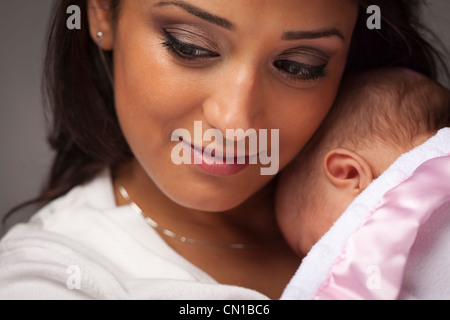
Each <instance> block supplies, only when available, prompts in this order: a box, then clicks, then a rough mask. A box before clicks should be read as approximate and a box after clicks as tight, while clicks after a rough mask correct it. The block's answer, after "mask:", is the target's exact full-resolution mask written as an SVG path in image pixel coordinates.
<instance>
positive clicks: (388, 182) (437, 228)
mask: <svg viewBox="0 0 450 320" xmlns="http://www.w3.org/2000/svg"><path fill="white" fill-rule="evenodd" d="M449 154H450V128H445V129H442V130H440V131H439V132H438V133H437V134H436V135H435V136H434V137H432V138H431V139H429V140H428V141H427V142H425V143H424V144H422V145H420V146H418V147H417V148H415V149H413V150H411V151H410V152H408V153H406V154H404V155H402V156H401V157H400V158H399V159H397V161H395V162H394V164H392V166H391V167H390V168H389V169H388V170H386V171H385V172H384V173H383V174H382V175H381V176H380V177H379V178H378V179H376V180H375V181H373V182H372V184H370V185H369V187H368V188H367V189H366V190H365V191H364V192H362V193H361V194H360V195H359V196H358V197H357V198H356V199H355V200H354V201H353V203H352V204H351V205H350V206H349V207H348V208H347V210H346V211H345V212H344V213H343V214H342V216H341V217H340V218H339V219H338V220H337V221H336V223H335V224H334V225H333V227H332V228H331V229H330V230H329V231H328V232H327V233H326V234H325V235H324V236H323V237H322V238H321V239H320V240H319V241H318V242H317V243H316V244H315V245H314V246H313V248H312V249H311V251H310V252H309V253H308V255H307V256H306V257H305V258H304V259H303V261H302V264H301V265H300V267H299V269H298V270H297V272H296V274H295V275H294V277H293V278H292V279H291V281H290V282H289V284H288V286H287V287H286V289H285V291H284V293H283V295H282V299H288V300H291V299H304V300H309V299H312V298H314V296H315V294H316V293H317V291H318V290H319V288H320V287H321V286H322V285H323V284H324V283H325V281H326V280H327V278H328V275H329V272H330V269H331V267H332V266H333V264H334V263H335V261H336V260H337V259H338V258H339V256H340V254H341V253H342V252H343V249H344V247H345V245H346V243H347V241H348V239H349V238H350V236H351V235H352V234H354V233H355V232H356V231H357V230H358V228H359V227H360V226H361V225H362V224H363V223H364V221H365V220H366V219H367V218H368V215H369V214H370V212H371V210H372V209H373V208H374V207H375V206H376V205H377V204H378V203H379V202H380V200H381V199H382V197H383V195H384V194H385V193H386V192H387V191H389V190H390V189H392V188H393V187H395V186H397V185H398V184H399V183H401V182H402V181H404V180H405V179H406V178H408V177H409V176H410V175H411V174H412V173H413V172H414V171H415V170H416V169H417V168H418V167H419V166H420V165H421V164H422V163H424V162H426V161H428V160H430V159H433V158H437V157H441V156H446V155H449ZM449 183H450V182H449ZM430 188H433V186H432V185H430ZM441 209H442V210H439V212H444V213H447V214H435V215H433V216H432V217H431V218H430V219H429V220H428V221H427V223H426V224H424V225H423V226H422V227H421V228H420V229H419V234H418V237H417V238H416V242H415V243H414V245H413V248H412V249H411V253H410V256H409V258H408V262H407V265H406V269H405V276H404V281H403V285H402V290H401V294H400V298H401V299H442V298H444V299H449V298H450V272H449V271H450V256H449V254H448V253H449V252H450V215H449V214H448V213H449V212H450V210H449V208H441ZM380 236H382V235H380Z"/></svg>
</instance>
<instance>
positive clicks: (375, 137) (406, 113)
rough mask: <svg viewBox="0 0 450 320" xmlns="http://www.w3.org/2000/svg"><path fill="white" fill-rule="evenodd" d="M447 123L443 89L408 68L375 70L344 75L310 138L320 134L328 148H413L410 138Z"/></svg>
mask: <svg viewBox="0 0 450 320" xmlns="http://www.w3.org/2000/svg"><path fill="white" fill-rule="evenodd" d="M447 126H450V92H449V91H448V90H447V89H446V88H444V87H443V86H441V85H440V84H438V83H437V82H435V81H433V80H431V79H429V78H428V77H426V76H423V75H421V74H419V73H416V72H414V71H410V70H407V69H401V68H390V69H379V70H372V71H367V72H363V73H358V74H355V75H353V76H351V77H349V78H347V79H344V81H343V83H342V86H341V89H340V92H339V94H338V97H337V99H336V102H335V104H334V106H333V107H332V110H331V111H330V113H329V114H328V116H327V118H326V119H325V121H324V122H323V124H322V126H321V128H320V129H319V131H318V132H317V134H316V137H314V139H313V140H317V139H321V140H323V139H324V140H326V141H327V142H326V144H327V145H329V146H330V147H347V148H358V147H364V146H365V147H371V145H372V144H373V143H375V142H381V143H384V144H386V145H388V146H389V147H399V148H401V149H404V148H405V147H412V146H413V143H414V140H415V138H417V137H420V136H421V135H425V134H430V133H435V132H437V131H438V130H439V129H442V128H444V127H447ZM325 136H326V137H325ZM314 142H315V143H317V142H318V141H312V143H314ZM322 142H324V141H322ZM355 151H356V150H355Z"/></svg>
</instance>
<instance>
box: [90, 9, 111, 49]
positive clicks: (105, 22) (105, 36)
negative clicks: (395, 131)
mask: <svg viewBox="0 0 450 320" xmlns="http://www.w3.org/2000/svg"><path fill="white" fill-rule="evenodd" d="M88 20H89V33H90V35H91V38H92V39H93V40H94V42H95V43H97V45H99V46H100V48H101V49H102V50H105V51H111V50H112V49H113V44H114V41H113V40H114V34H113V31H114V28H113V23H114V21H113V8H112V6H111V0H88ZM99 32H101V33H102V38H101V42H100V43H99V41H98V33H99Z"/></svg>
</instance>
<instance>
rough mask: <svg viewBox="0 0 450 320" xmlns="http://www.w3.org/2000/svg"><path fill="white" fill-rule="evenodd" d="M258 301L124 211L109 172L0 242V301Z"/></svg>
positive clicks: (256, 294)
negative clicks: (209, 272) (220, 280)
mask: <svg viewBox="0 0 450 320" xmlns="http://www.w3.org/2000/svg"><path fill="white" fill-rule="evenodd" d="M211 297H215V298H217V299H261V298H264V296H263V295H261V294H259V293H257V292H254V291H252V290H248V289H244V288H238V287H233V286H225V285H220V284H218V283H217V282H216V281H215V280H214V279H212V278H211V277H210V276H209V275H207V274H206V273H204V272H203V271H202V270H200V269H198V268H197V267H196V266H194V265H192V264H191V263H190V262H188V261H187V260H185V259H184V258H183V257H181V256H180V255H178V254H177V253H176V252H175V251H174V250H173V249H171V248H170V247H169V246H168V245H167V244H166V243H165V242H164V241H163V240H162V239H161V237H160V236H159V235H158V234H157V232H156V231H155V230H153V229H152V228H151V227H149V226H148V225H147V224H146V223H145V220H144V219H143V218H142V217H141V216H139V215H137V214H135V212H134V211H133V210H132V209H131V208H130V207H129V206H123V207H117V206H116V203H115V199H114V192H113V187H112V180H111V178H110V173H109V171H108V170H105V171H104V172H102V173H100V174H99V175H98V176H97V177H95V178H94V179H93V180H92V181H90V182H89V183H87V184H85V185H81V186H78V187H75V188H74V189H72V190H71V191H70V192H69V193H67V194H66V195H64V196H62V197H60V198H58V199H56V200H54V201H52V202H51V203H49V204H48V205H47V206H45V207H44V208H42V209H41V210H40V211H39V212H38V213H36V214H35V215H34V216H33V217H32V219H31V220H30V222H28V223H25V224H19V225H16V226H15V227H13V228H12V229H11V230H10V231H9V232H8V233H7V234H6V236H5V237H4V238H3V239H2V240H1V241H0V299H1V298H7V299H11V298H19V299H27V298H30V299H36V298H46V299H51V298H57V299H125V298H126V299H128V298H142V299H162V298H167V299H178V298H180V299H196V298H198V299H209V298H211Z"/></svg>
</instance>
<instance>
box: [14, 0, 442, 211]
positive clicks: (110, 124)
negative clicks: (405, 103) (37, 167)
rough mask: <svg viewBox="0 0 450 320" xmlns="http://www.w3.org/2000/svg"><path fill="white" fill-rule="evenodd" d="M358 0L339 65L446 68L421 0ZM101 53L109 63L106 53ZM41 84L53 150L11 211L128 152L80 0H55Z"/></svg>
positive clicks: (430, 72) (115, 0) (114, 4)
mask: <svg viewBox="0 0 450 320" xmlns="http://www.w3.org/2000/svg"><path fill="white" fill-rule="evenodd" d="M358 2H359V4H360V13H359V18H358V22H357V25H356V29H355V32H354V38H353V42H352V46H351V50H350V53H349V56H348V64H347V69H346V73H353V72H355V71H359V70H362V69H370V68H378V67H387V66H396V67H406V68H411V69H413V70H416V71H418V72H421V73H423V74H425V75H427V76H430V77H431V78H436V76H437V71H438V69H439V68H440V67H444V68H445V64H444V63H443V61H442V59H441V58H440V56H439V54H438V52H437V51H436V50H435V49H434V48H433V46H431V45H430V44H429V43H428V42H427V41H426V40H425V38H424V37H423V36H422V35H421V34H420V33H419V32H422V31H424V30H425V29H424V28H422V27H421V26H420V24H419V19H418V16H417V13H418V10H419V7H420V5H422V1H420V0H373V1H365V0H361V1H358ZM110 4H111V8H110V9H111V10H113V11H114V13H115V15H116V17H117V13H118V11H119V10H120V7H119V5H120V0H111V2H110ZM372 4H374V5H378V6H379V7H380V8H381V12H382V28H381V30H369V29H368V28H367V27H366V21H367V18H368V17H369V16H368V15H367V13H366V9H367V7H368V6H369V5H372ZM69 5H77V6H79V7H80V9H81V12H82V23H81V30H69V29H68V28H67V27H66V19H67V17H68V16H67V13H66V10H67V7H68V6H69ZM105 55H106V60H107V63H108V64H109V68H111V69H112V59H113V55H112V53H111V52H106V53H105ZM43 88H44V96H45V97H46V99H47V100H46V106H47V115H48V119H49V122H50V123H51V126H50V132H49V137H48V141H49V143H50V145H51V147H52V149H53V150H54V151H55V153H56V156H55V159H54V161H53V165H52V167H51V171H50V175H49V177H48V180H47V182H46V184H45V186H44V188H43V190H42V192H41V194H40V196H39V197H38V198H36V199H33V200H31V201H28V202H27V203H24V204H22V205H20V206H18V207H16V208H14V209H13V210H11V211H10V213H11V212H13V211H15V210H17V209H19V208H21V207H23V206H25V205H28V204H30V203H39V204H46V203H48V202H49V201H51V200H53V199H55V198H57V197H59V196H61V195H64V194H65V193H67V192H68V191H69V190H70V189H71V188H73V187H74V186H76V185H79V184H82V183H84V182H87V181H89V180H90V179H92V178H93V177H94V175H96V174H97V173H98V172H99V171H100V170H102V169H103V168H105V167H108V166H109V167H115V166H118V165H120V164H123V163H125V162H127V161H129V160H130V159H132V157H133V155H132V153H131V151H130V148H129V146H128V145H127V142H126V141H125V139H124V137H123V135H122V132H121V129H120V127H119V124H118V120H117V116H116V113H115V105H114V95H113V88H112V86H111V84H110V82H109V80H108V74H107V72H106V68H105V65H104V64H102V60H101V56H100V54H99V50H98V47H97V45H96V44H95V43H94V41H92V39H91V37H90V35H89V27H88V20H87V0H70V1H68V0H63V1H55V5H54V11H53V14H52V23H51V27H50V30H49V33H48V45H47V56H46V59H45V70H44V78H43ZM8 215H9V214H8Z"/></svg>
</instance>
